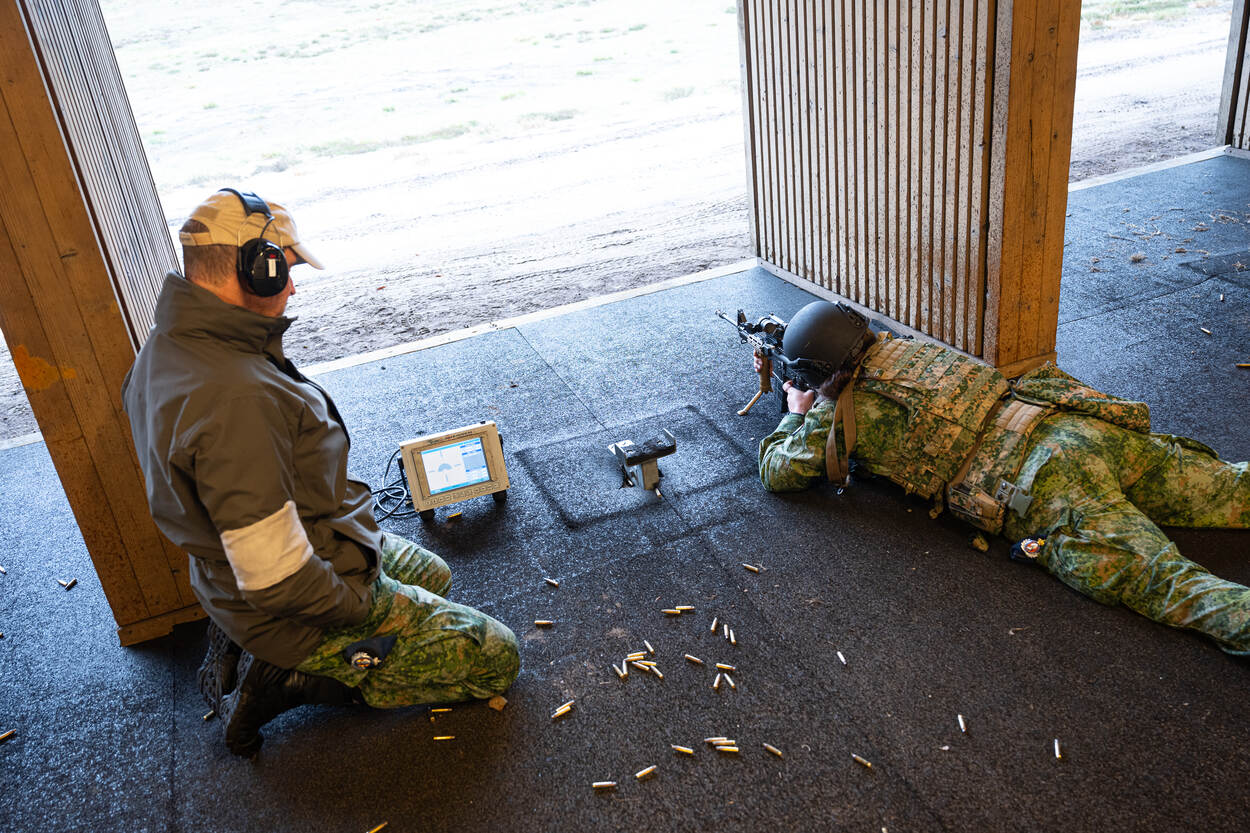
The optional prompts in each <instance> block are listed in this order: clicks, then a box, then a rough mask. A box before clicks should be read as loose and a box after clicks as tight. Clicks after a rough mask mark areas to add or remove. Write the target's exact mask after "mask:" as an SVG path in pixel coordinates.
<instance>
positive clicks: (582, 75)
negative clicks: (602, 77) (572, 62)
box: [577, 69, 594, 78]
mask: <svg viewBox="0 0 1250 833" xmlns="http://www.w3.org/2000/svg"><path fill="white" fill-rule="evenodd" d="M587 75H594V73H593V72H591V71H590V70H588V69H579V70H578V71H577V77H579V78H585V77H586V76H587Z"/></svg>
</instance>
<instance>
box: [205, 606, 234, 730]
mask: <svg viewBox="0 0 1250 833" xmlns="http://www.w3.org/2000/svg"><path fill="white" fill-rule="evenodd" d="M205 635H206V636H207V637H208V652H207V653H205V654H204V661H203V662H202V663H200V670H199V673H198V674H196V678H197V680H198V681H199V684H200V696H201V697H203V698H204V703H205V704H206V705H207V706H208V707H209V708H210V709H212V710H213V711H215V712H217V713H219V714H220V713H221V698H222V697H223V696H225V695H227V694H229V693H230V692H231V691H233V690H234V683H235V680H236V679H237V670H236V669H237V666H238V664H239V655H240V654H242V653H243V649H242V648H240V647H239V646H238V645H235V644H234V643H233V642H231V641H230V637H228V636H226V632H225V631H223V630H222V629H221V628H219V627H217V623H216V622H214V621H213V620H212V619H209V620H208V631H207V633H206V634H205Z"/></svg>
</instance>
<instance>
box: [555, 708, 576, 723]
mask: <svg viewBox="0 0 1250 833" xmlns="http://www.w3.org/2000/svg"><path fill="white" fill-rule="evenodd" d="M571 711H573V707H572V706H568V707H563V708H559V709H556V710H555V711H553V712H552V713H551V719H552V720H557V719H559V718H561V717H564V716H565V715H566V714H568V713H569V712H571Z"/></svg>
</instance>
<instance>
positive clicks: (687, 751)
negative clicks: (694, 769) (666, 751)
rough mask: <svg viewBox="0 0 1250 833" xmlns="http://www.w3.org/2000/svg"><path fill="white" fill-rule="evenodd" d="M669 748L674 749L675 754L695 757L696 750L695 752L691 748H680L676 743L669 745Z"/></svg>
mask: <svg viewBox="0 0 1250 833" xmlns="http://www.w3.org/2000/svg"><path fill="white" fill-rule="evenodd" d="M669 746H671V747H673V751H674V752H680V753H681V754H683V755H693V754H694V750H693V749H691V748H690V747H689V746H678V745H677V744H675V743H670V744H669Z"/></svg>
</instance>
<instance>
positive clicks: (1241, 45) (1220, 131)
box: [1216, 0, 1250, 150]
mask: <svg viewBox="0 0 1250 833" xmlns="http://www.w3.org/2000/svg"><path fill="white" fill-rule="evenodd" d="M1247 40H1250V0H1233V16H1232V24H1231V26H1230V27H1229V32H1228V55H1227V57H1226V58H1225V59H1224V84H1223V87H1222V89H1221V91H1220V115H1219V124H1218V126H1217V130H1216V135H1218V136H1219V137H1220V141H1222V142H1223V143H1224V144H1226V145H1232V146H1233V147H1235V148H1239V149H1240V150H1250V49H1247V48H1246V47H1247Z"/></svg>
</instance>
